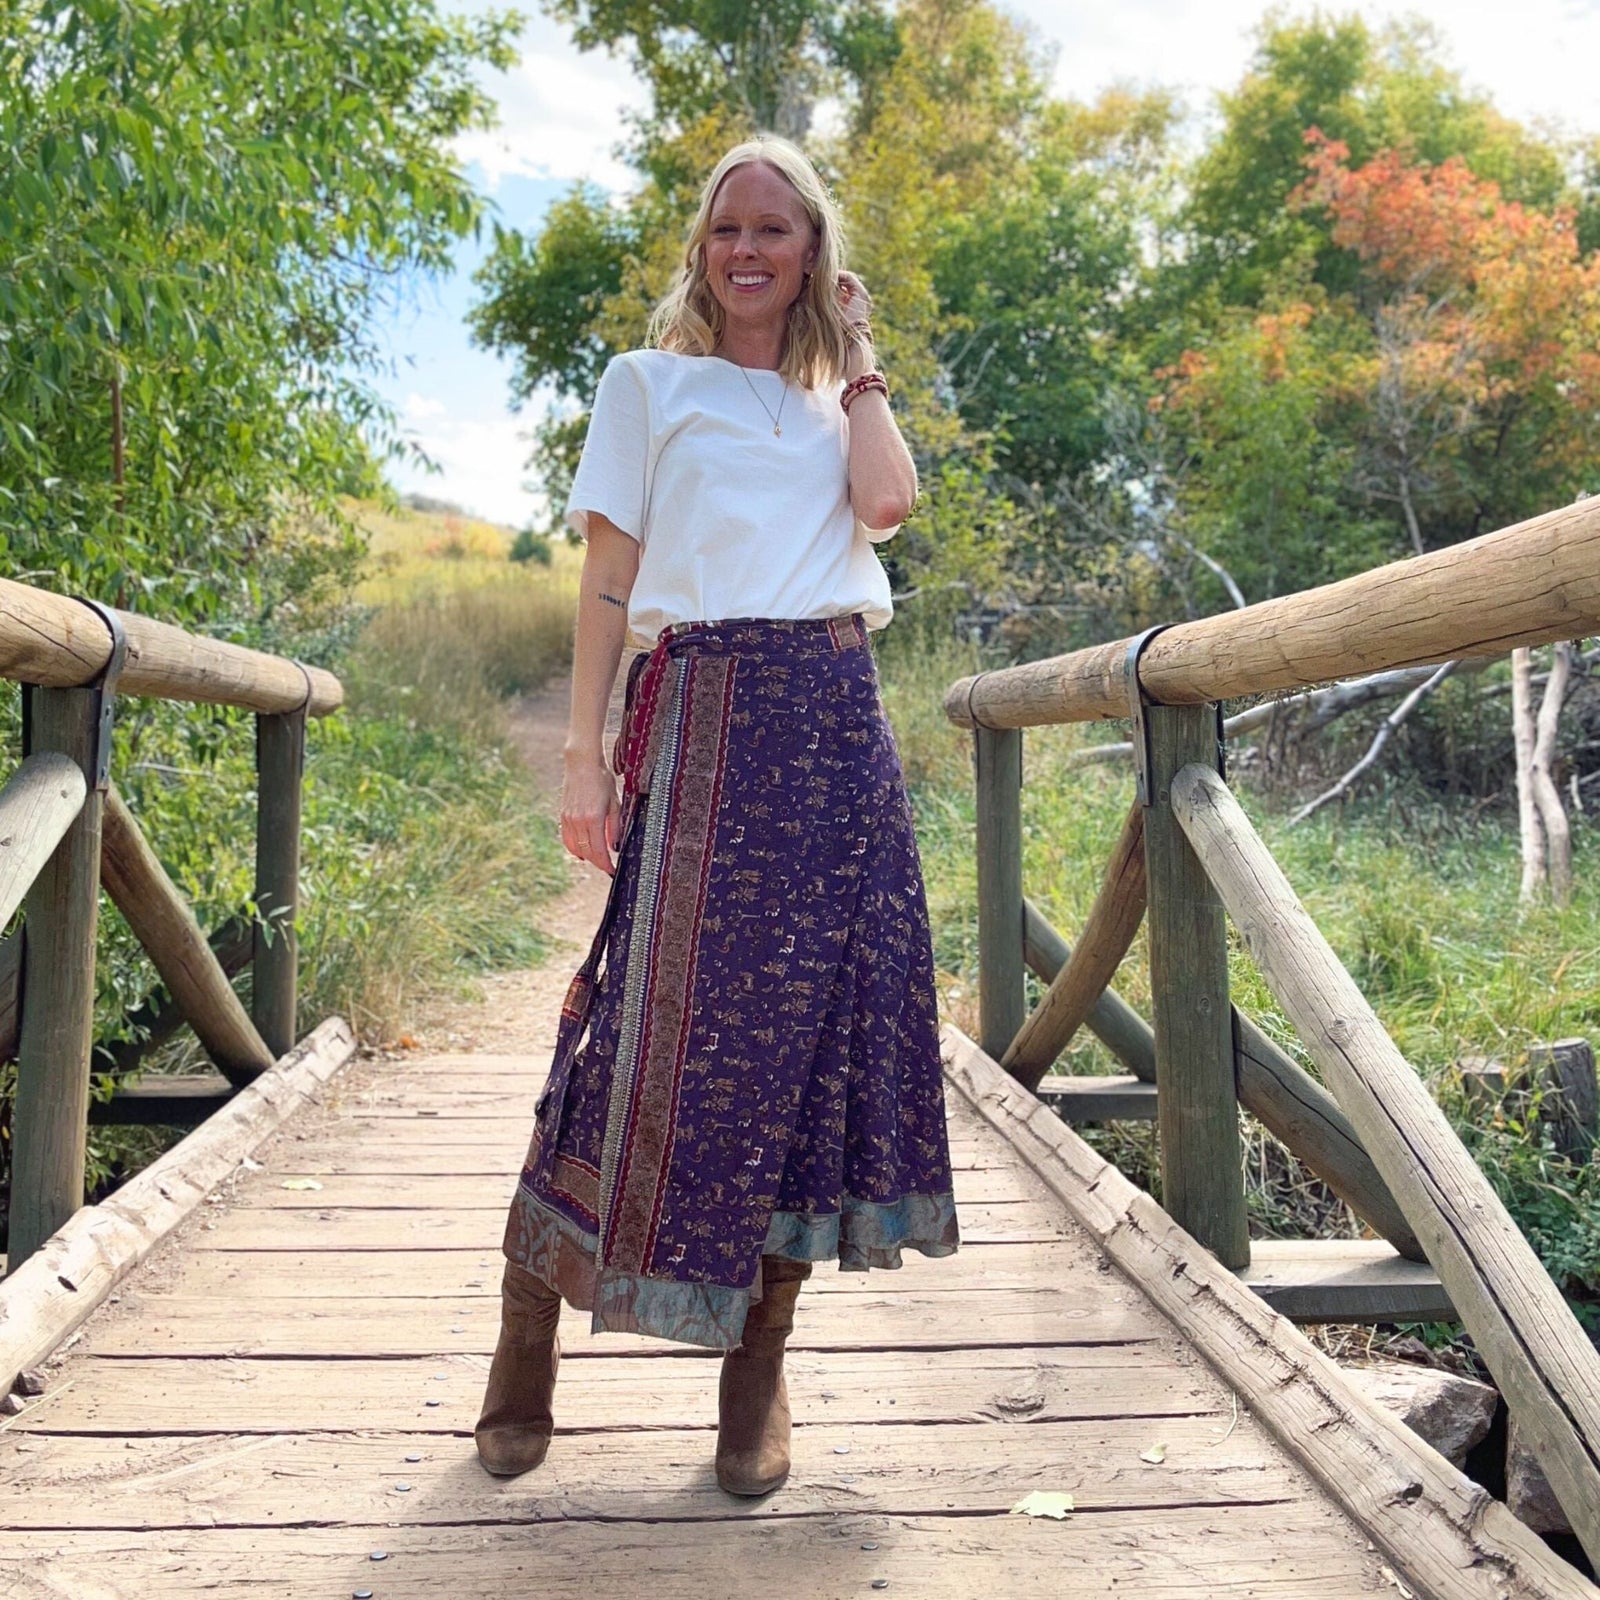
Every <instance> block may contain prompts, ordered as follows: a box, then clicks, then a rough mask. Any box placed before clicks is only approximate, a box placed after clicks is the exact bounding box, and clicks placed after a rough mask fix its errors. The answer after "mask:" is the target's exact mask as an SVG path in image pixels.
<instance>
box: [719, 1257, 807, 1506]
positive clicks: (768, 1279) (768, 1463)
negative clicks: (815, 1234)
mask: <svg viewBox="0 0 1600 1600" xmlns="http://www.w3.org/2000/svg"><path fill="white" fill-rule="evenodd" d="M761 1273H762V1279H761V1282H762V1294H761V1299H760V1300H758V1301H757V1302H756V1303H755V1304H754V1305H752V1306H751V1307H750V1311H749V1314H748V1315H747V1316H746V1317H745V1323H744V1334H743V1337H742V1339H741V1340H740V1343H739V1345H738V1347H737V1348H736V1349H733V1350H730V1351H729V1352H728V1353H727V1354H726V1355H725V1356H724V1357H723V1358H722V1382H721V1385H720V1386H719V1389H718V1392H717V1482H718V1483H719V1484H720V1485H721V1486H722V1487H723V1488H724V1489H725V1490H727V1492H728V1493H729V1494H767V1493H768V1492H769V1491H771V1490H773V1489H776V1488H777V1487H778V1485H779V1484H780V1483H782V1482H783V1480H784V1479H785V1478H787V1477H788V1476H789V1390H788V1387H787V1386H786V1385H785V1383H784V1381H783V1346H784V1341H785V1340H786V1339H787V1338H788V1337H789V1335H790V1333H791V1332H792V1331H793V1330H794V1303H795V1301H796V1300H798V1299H799V1297H800V1285H801V1284H802V1283H804V1282H805V1280H806V1279H807V1278H809V1277H810V1276H811V1263H810V1262H809V1261H788V1260H785V1259H784V1258H783V1257H781V1256H763V1257H762V1258H761Z"/></svg>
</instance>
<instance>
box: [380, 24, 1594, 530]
mask: <svg viewBox="0 0 1600 1600" xmlns="http://www.w3.org/2000/svg"><path fill="white" fill-rule="evenodd" d="M522 3H523V9H525V10H532V9H534V7H535V3H536V0H522ZM445 6H446V8H447V9H449V10H453V11H472V10H475V9H478V8H477V7H476V6H474V5H472V4H470V3H468V0H445ZM1004 9H1005V10H1007V11H1009V12H1010V13H1011V15H1012V16H1014V17H1016V18H1017V19H1018V20H1019V21H1022V22H1024V23H1026V24H1028V25H1029V26H1030V27H1031V28H1032V29H1033V30H1034V32H1035V34H1036V35H1037V36H1038V38H1039V39H1040V41H1041V42H1042V43H1043V44H1045V45H1047V46H1048V47H1050V48H1051V49H1052V50H1053V52H1054V54H1055V62H1056V65H1055V75H1054V81H1053V87H1054V88H1055V90H1056V92H1057V93H1059V94H1062V95H1066V96H1070V97H1072V98H1075V99H1092V98H1093V97H1094V96H1095V95H1096V94H1098V93H1099V92H1100V90H1102V89H1104V88H1106V87H1107V86H1109V85H1111V84H1113V83H1126V84H1131V85H1134V86H1136V87H1150V86H1154V85H1157V84H1159V85H1164V86H1167V87H1169V88H1176V89H1178V90H1180V91H1182V92H1183V93H1184V95H1185V97H1186V99H1187V101H1188V103H1189V104H1190V106H1191V108H1192V110H1193V111H1194V112H1195V113H1196V114H1197V115H1199V116H1204V115H1205V114H1206V113H1207V112H1208V111H1209V110H1210V109H1211V108H1213V107H1214V104H1215V97H1216V95H1217V93H1218V92H1219V91H1221V90H1226V89H1229V88H1231V87H1233V86H1234V85H1235V84H1236V83H1237V82H1238V81H1239V79H1240V77H1241V76H1242V75H1243V73H1244V70H1245V66H1246V63H1247V62H1248V60H1249V56H1250V51H1251V40H1252V33H1253V30H1254V28H1255V25H1256V23H1257V21H1258V20H1259V19H1260V17H1261V15H1262V14H1263V11H1264V10H1265V9H1266V8H1265V6H1264V5H1263V4H1262V0H1205V3H1204V4H1198V3H1196V0H1120V3H1118V4H1115V5H1110V4H1106V3H1105V0H1099V3H1096V4H1076V5H1075V4H1067V3H1062V0H1011V3H1009V4H1007V5H1005V6H1004ZM1285 9H1286V10H1287V11H1288V12H1289V13H1290V14H1291V15H1299V14H1304V13H1305V12H1307V11H1308V10H1309V9H1310V8H1309V7H1307V6H1304V5H1292V6H1288V7H1286V8H1285ZM1326 9H1329V10H1334V11H1338V12H1348V11H1351V10H1359V11H1360V12H1361V14H1362V15H1363V16H1365V17H1366V18H1367V19H1368V21H1369V22H1372V23H1375V24H1377V23H1382V22H1384V21H1386V20H1388V19H1390V18H1391V17H1394V16H1398V15H1411V16H1417V17H1421V18H1423V19H1425V20H1427V21H1430V22H1432V23H1433V24H1434V25H1435V27H1436V28H1437V29H1438V30H1439V33H1440V34H1441V36H1442V38H1443V41H1444V46H1445V50H1446V53H1447V56H1448V58H1449V59H1450V60H1451V62H1452V63H1453V64H1454V65H1455V66H1456V67H1457V68H1458V69H1459V70H1460V71H1461V72H1462V74H1463V76H1464V77H1465V78H1466V80H1467V82H1468V83H1469V84H1470V85H1472V86H1473V87H1476V88H1481V89H1485V90H1487V91H1488V92H1489V93H1490V94H1491V95H1492V96H1493V98H1494V100H1495V103H1496V104H1497V105H1498V106H1499V107H1500V109H1501V110H1502V111H1504V112H1505V113H1506V114H1507V115H1509V116H1512V117H1515V118H1517V119H1518V120H1519V121H1523V122H1554V123H1557V124H1561V125H1564V126H1566V127H1567V128H1569V129H1572V130H1586V131H1600V75H1597V74H1596V72H1595V70H1594V63H1595V62H1597V61H1600V0H1519V3H1518V4H1517V5H1516V6H1515V7H1514V8H1508V7H1507V6H1506V5H1505V4H1504V3H1503V0H1493V3H1491V0H1414V3H1412V4H1408V5H1403V6H1391V5H1383V4H1374V3H1366V4H1358V5H1350V4H1340V3H1338V0H1333V3H1331V4H1329V5H1328V6H1327V7H1326ZM521 49H522V53H521V59H520V61H519V63H518V64H517V66H516V67H514V68H513V69H512V70H511V71H510V72H507V73H494V74H489V75H486V79H485V81H486V84H487V86H488V88H489V90H490V93H491V94H492V95H493V96H494V98H495V100H496V102H497V103H498V105H499V107H500V126H499V127H498V128H497V129H495V130H493V131H490V132H476V133H472V134H470V135H467V136H465V137H463V138H462V139H461V140H460V141H459V144H458V150H457V153H458V155H459V157H460V159H461V160H462V161H463V162H464V163H465V166H466V170H467V173H468V175H469V177H470V178H471V180H472V181H473V183H474V184H475V185H476V186H477V188H478V189H479V191H480V192H481V193H482V194H483V195H484V196H485V197H486V198H487V199H488V201H489V202H490V204H491V207H492V209H493V214H494V215H495V216H496V217H497V218H498V220H499V221H500V222H501V223H502V224H503V225H505V226H508V227H515V228H519V229H522V230H523V231H531V230H535V229H537V227H538V224H539V219H540V218H541V217H542V216H543V214H544V211H545V208H546V207H547V206H548V205H549V204H550V202H551V201H552V200H554V199H555V198H557V197H558V196H559V195H561V194H563V193H565V192H566V191H567V190H568V189H569V188H570V187H571V186H572V185H573V183H574V182H576V181H578V180H580V179H583V180H587V181H589V182H592V183H596V184H599V185H600V186H601V187H603V188H606V189H611V190H622V189H625V188H627V187H628V185H629V181H630V179H629V173H628V169H627V168H626V167H624V166H622V165H621V164H620V163H619V162H618V160H617V158H616V154H615V149H614V147H615V145H616V144H617V142H618V140H619V139H620V137H621V135H622V132H623V120H622V119H623V116H624V114H625V112H627V111H628V110H630V109H638V108H642V107H643V106H644V104H645V98H646V97H645V94H644V91H643V89H642V88H641V86H640V85H639V84H638V83H637V82H636V81H635V80H634V79H633V77H632V75H631V74H630V73H629V71H628V69H627V67H626V66H625V65H624V64H623V63H622V62H621V61H618V60H614V59H612V58H611V57H609V56H607V55H606V54H605V53H604V52H588V53H582V52H579V51H578V50H577V49H575V48H574V47H573V46H572V44H571V43H570V42H569V40H568V38H567V35H566V33H565V31H564V30H563V29H561V28H560V27H559V26H557V25H556V24H555V23H553V22H551V21H549V20H548V19H546V18H543V17H539V18H536V19H535V20H533V21H531V22H530V23H529V25H528V27H527V29H526V30H525V32H524V33H523V35H522V39H521ZM488 242H489V230H488V229H487V228H486V229H485V230H484V237H483V239H482V241H481V242H474V241H471V240H465V241H463V242H462V243H461V245H460V246H459V248H458V251H457V255H456V262H455V269H454V271H453V272H452V273H451V274H449V275H448V276H447V277H444V278H442V279H440V280H437V281H433V282H428V283H422V284H418V285H416V286H415V288H414V290H413V292H412V293H411V294H410V295H409V296H408V298H407V303H406V304H405V305H404V306H403V308H401V309H400V310H398V311H397V312H395V313H394V314H392V315H391V316H389V317H387V318H386V319H385V321H384V324H383V326H382V328H381V330H380V332H381V336H382V338H383V340H384V342H385V344H386V346H387V350H388V355H389V359H390V362H391V364H392V368H393V370H392V372H391V373H390V374H389V375H388V376H387V377H385V378H384V379H383V380H382V381H381V382H380V384H379V387H380V389H381V391H382V392H383V393H384V395H385V396H386V398H387V399H388V400H389V401H390V402H391V403H392V404H393V405H394V407H395V410H396V412H397V414H398V416H399V419H400V424H401V427H402V429H403V430H404V431H405V432H406V433H407V434H408V435H409V436H410V437H412V438H414V439H415V440H416V442H417V443H418V444H419V445H420V446H421V447H422V448H423V450H425V451H426V452H427V454H428V455H429V456H430V457H431V458H432V459H433V460H434V461H435V462H436V463H437V464H438V467H439V469H440V470H439V471H438V472H437V473H432V474H430V473H426V472H424V471H422V470H421V469H420V468H416V467H410V466H406V467H400V466H396V467H393V468H391V470H390V478H391V481H392V482H393V483H394V484H395V487H396V488H398V489H400V490H402V491H406V490H416V491H420V492H422V493H425V494H431V495H435V496H437V497H439V498H441V499H445V500H451V501H454V502H455V503H457V504H458V505H461V506H463V507H465V508H466V509H467V510H469V511H472V512H475V513H476V514H478V515H480V516H484V517H487V518H489V519H490V520H492V521H496V522H502V523H505V524H507V525H508V526H512V527H520V526H521V525H522V524H523V523H525V522H527V521H529V520H530V519H531V518H534V517H536V516H538V515H540V513H541V511H542V501H541V499H540V497H539V495H538V493H537V492H536V487H535V486H534V485H532V484H531V483H530V482H529V481H528V478H527V474H526V471H525V467H524V463H525V462H526V460H527V457H528V453H529V444H528V435H529V434H530V432H531V429H532V427H533V425H534V423H535V422H536V421H537V420H538V417H539V416H540V415H541V414H542V413H543V410H544V407H545V405H546V404H547V403H548V401H547V399H545V398H544V397H535V399H534V400H533V401H532V402H530V403H529V405H528V406H526V407H524V408H523V409H522V411H521V412H520V413H519V412H517V411H515V410H514V409H513V406H512V401H511V384H510V363H509V362H507V361H504V360H502V359H501V358H499V357H497V356H494V355H491V354H489V353H488V352H487V351H484V350H479V349H476V348H474V347H473V345H472V343H471V341H470V339H469V337H468V334H467V329H466V315H467V311H468V308H469V307H470V306H471V305H472V303H473V301H474V300H475V299H476V298H477V295H478V292H479V291H478V290H477V289H476V288H475V286H474V285H473V283H472V274H473V272H474V270H475V269H476V268H477V266H478V265H479V264H480V263H481V262H482V260H483V259H484V256H485V255H486V254H487V250H488Z"/></svg>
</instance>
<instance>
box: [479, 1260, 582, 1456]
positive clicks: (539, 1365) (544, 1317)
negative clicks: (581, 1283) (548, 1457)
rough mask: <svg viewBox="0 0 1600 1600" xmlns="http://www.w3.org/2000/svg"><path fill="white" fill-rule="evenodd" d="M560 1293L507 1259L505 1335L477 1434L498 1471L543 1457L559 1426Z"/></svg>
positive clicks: (492, 1368)
mask: <svg viewBox="0 0 1600 1600" xmlns="http://www.w3.org/2000/svg"><path fill="white" fill-rule="evenodd" d="M560 1317H561V1296H560V1295H558V1294H557V1293H556V1292H555V1290H554V1289H552V1288H551V1287H550V1286H549V1285H548V1284H546V1283H545V1282H544V1280H543V1279H542V1278H537V1277H535V1276H534V1275H533V1273H531V1272H529V1271H528V1270H527V1269H526V1268H525V1267H519V1266H517V1265H516V1264H515V1263H514V1262H511V1261H508V1262H507V1263H506V1271H505V1279H504V1281H503V1283H502V1284H501V1290H500V1341H499V1343H498V1344H497V1345H496V1346H495V1352H494V1361H493V1363H492V1364H491V1365H490V1367H489V1386H488V1388H487V1390H486V1391H485V1392H484V1396H483V1415H482V1416H481V1417H479V1418H478V1425H477V1427H476V1428H475V1429H474V1430H473V1434H472V1437H473V1439H474V1441H475V1442H476V1444H477V1446H478V1459H479V1460H480V1461H481V1462H482V1463H483V1465H484V1468H485V1470H486V1471H489V1472H492V1473H494V1474H495V1476H496V1477H500V1478H513V1477H515V1476H516V1475H517V1474H518V1473H519V1472H528V1471H530V1470H531V1469H532V1468H534V1467H536V1466H538V1465H539V1463H540V1462H541V1461H543V1460H544V1457H545V1452H546V1451H547V1450H548V1449H549V1448H550V1435H551V1434H552V1433H553V1432H554V1431H555V1419H554V1417H553V1416H552V1415H551V1411H550V1402H551V1399H552V1397H553V1395H554V1393H555V1387H556V1368H557V1366H559V1365H560V1362H561V1341H560V1340H559V1339H558V1338H557V1337H556V1323H557V1321H559V1319H560Z"/></svg>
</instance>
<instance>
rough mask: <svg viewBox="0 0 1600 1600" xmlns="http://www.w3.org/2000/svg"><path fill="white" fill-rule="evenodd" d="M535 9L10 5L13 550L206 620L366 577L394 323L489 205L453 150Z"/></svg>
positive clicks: (0, 183)
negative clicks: (370, 498)
mask: <svg viewBox="0 0 1600 1600" xmlns="http://www.w3.org/2000/svg"><path fill="white" fill-rule="evenodd" d="M515 25H516V19H515V18H514V17H512V16H503V17H497V16H491V17H487V18H484V19H482V20H478V21H466V20H459V19H456V20H445V19H443V18H441V17H440V16H439V14H438V11H437V7H436V5H435V4H434V3H433V0H300V3H297V4H296V5H295V6H294V7H293V8H289V7H285V6H283V5H282V4H280V3H277V0H183V3H172V0H80V3H65V0H0V37H3V38H4V41H5V49H4V51H3V53H0V190H3V192H4V193H5V196H6V203H5V205H4V207H0V338H3V341H4V359H3V360H0V553H3V555H4V557H5V558H6V560H7V562H8V565H9V567H10V569H11V570H12V571H13V572H16V573H19V574H22V575H25V576H27V577H29V578H30V579H31V580H32V581H36V582H41V583H48V584H53V585H58V586H61V587H64V588H69V589H75V590H78V591H81V592H84V593H88V594H94V595H98V596H103V597H106V598H110V599H112V600H116V601H120V602H122V603H132V602H135V601H137V602H138V603H140V604H143V605H146V606H148V607H150V608H152V609H155V610H158V611H160V612H162V613H164V614H166V615H169V616H174V617H177V618H180V619H183V620H187V621H191V622H199V623H205V624H207V625H209V626H229V627H239V626H244V625H247V624H248V623H249V621H250V619H251V618H252V617H255V618H257V619H260V618H262V617H264V616H267V615H270V614H271V613H272V612H273V611H274V610H275V609H277V608H278V607H280V606H282V605H283V604H284V603H286V602H287V601H290V600H293V601H296V602H297V603H301V604H304V603H306V602H307V601H309V600H310V599H311V598H313V597H314V595H315V593H316V591H317V590H318V589H319V587H321V586H323V585H325V584H326V583H327V582H328V581H329V580H330V579H333V580H337V579H339V578H341V577H345V576H348V574H349V572H350V569H351V566H352V563H353V561H354V559H355V557H356V555H357V554H358V552H359V548H360V546H359V541H358V540H357V538H356V536H355V533H354V530H353V529H352V528H351V527H350V525H349V524H348V522H347V521H346V520H345V518H344V516H343V514H342V512H341V510H340V506H339V493H340V491H341V490H342V489H344V488H347V487H348V486H349V485H350V483H351V482H352V481H357V482H359V481H363V480H366V481H370V477H371V466H372V456H373V453H374V452H376V454H377V456H379V457H382V456H384V455H386V454H392V453H395V452H397V451H398V450H399V449H401V448H402V447H401V445H400V443H399V441H398V439H397V437H396V435H395V432H394V429H393V426H392V419H391V418H390V417H389V416H388V414H387V412H386V410H385V407H384V406H383V404H382V403H381V402H380V400H379V398H378V396H377V394H376V392H375V390H374V388H373V386H372V383H371V378H372V376H373V374H374V373H375V372H376V371H377V369H378V367H379V363H380V359H381V350H380V348H379V346H378V345H377V343H376V341H375V339H374V336H373V334H372V333H371V332H370V331H369V329H370V326H371V320H370V319H371V315H372V313H373V312H374V311H375V310H376V309H377V308H378V307H379V306H380V305H382V304H383V303H384V302H385V301H386V300H388V299H389V298H391V297H393V296H394V295H396V294H399V293H401V292H403V290H404V286H405V284H406V283H407V281H408V276H409V274H411V273H412V272H414V271H417V270H428V269H436V268H439V267H442V266H444V265H445V264H446V263H447V262H448V260H449V256H450V250H451V247H452V244H453V242H454V241H455V240H456V239H457V238H458V237H460V236H461V235H462V234H463V233H464V232H466V231H468V230H469V229H471V228H472V227H473V226H474V225H475V224H476V222H477V220H478V217H479V213H480V209H481V203H480V202H479V200H478V199H477V197H476V196H475V195H474V194H473V192H472V190H471V188H470V186H469V185H468V184H467V182H466V180H465V178H464V177H463V175H462V174H461V172H460V171H459V170H458V168H457V165H456V163H455V161H454V159H453V158H452V156H451V155H450V153H449V151H448V148H447V142H448V140H449V139H450V138H451V137H452V136H453V135H455V134H456V133H458V132H460V131H461V130H463V129H465V128H469V127H472V126H476V125H480V124H483V123H485V122H486V121H487V120H488V118H489V115H490V109H491V108H490V105H489V103H488V101H487V100H486V98H485V96H484V94H483V92H482V90H481V89H480V88H479V87H478V85H477V81H476V78H475V76H474V74H475V70H476V69H477V67H478V66H480V65H483V64H493V65H502V66H503V65H507V64H509V62H510V60H511V59H512V56H511V39H512V37H513V33H514V29H515Z"/></svg>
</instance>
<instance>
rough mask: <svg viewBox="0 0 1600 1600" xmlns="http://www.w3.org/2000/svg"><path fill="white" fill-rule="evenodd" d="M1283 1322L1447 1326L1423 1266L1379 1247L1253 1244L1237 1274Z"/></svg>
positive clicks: (1446, 1312) (1329, 1242) (1448, 1316)
mask: <svg viewBox="0 0 1600 1600" xmlns="http://www.w3.org/2000/svg"><path fill="white" fill-rule="evenodd" d="M1240 1276H1241V1278H1242V1279H1243V1280H1244V1282H1245V1283H1247V1284H1249V1286H1250V1287H1251V1288H1252V1289H1254V1290H1255V1292H1256V1293H1257V1294H1258V1295H1260V1296H1261V1298H1262V1299H1263V1300H1265V1301H1266V1302H1267V1304H1268V1305H1269V1306H1271V1307H1272V1309H1273V1310H1274V1311H1276V1312H1278V1313H1280V1314H1281V1315H1282V1316H1285V1317H1287V1318H1288V1319H1289V1320H1290V1321H1291V1322H1454V1321H1455V1320H1456V1312H1455V1307H1454V1306H1453V1305H1451V1303H1450V1296H1449V1295H1447V1294H1446V1293H1445V1292H1444V1286H1443V1285H1442V1284H1441V1283H1440V1282H1439V1275H1438V1273H1436V1272H1435V1271H1434V1270H1433V1268H1432V1267H1430V1266H1429V1265H1428V1264H1427V1262H1425V1261H1407V1260H1406V1259H1405V1257H1404V1256H1401V1255H1397V1254H1396V1253H1395V1250H1394V1247H1393V1246H1392V1245H1390V1244H1389V1243H1388V1242H1387V1241H1386V1240H1383V1239H1270V1240H1268V1239H1258V1240H1257V1241H1256V1242H1255V1244H1254V1245H1253V1246H1252V1247H1251V1257H1250V1265H1249V1266H1248V1267H1247V1268H1246V1269H1245V1270H1244V1272H1243V1273H1241V1274H1240Z"/></svg>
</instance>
